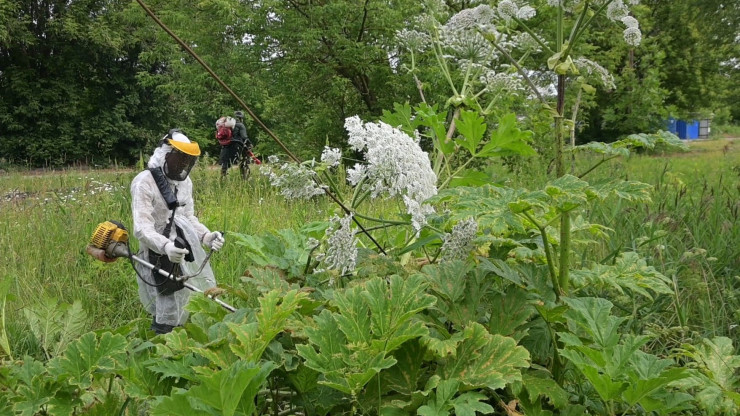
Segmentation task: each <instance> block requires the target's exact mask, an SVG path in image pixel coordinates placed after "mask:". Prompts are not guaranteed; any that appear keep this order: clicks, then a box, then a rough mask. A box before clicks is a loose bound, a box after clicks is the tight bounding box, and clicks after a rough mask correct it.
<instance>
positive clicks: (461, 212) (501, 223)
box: [431, 185, 529, 235]
mask: <svg viewBox="0 0 740 416" xmlns="http://www.w3.org/2000/svg"><path fill="white" fill-rule="evenodd" d="M524 194H525V191H524V190H521V189H510V188H502V187H496V186H493V185H484V186H477V187H457V188H449V189H445V190H442V191H440V193H439V194H438V195H437V196H435V197H432V198H431V201H434V202H439V203H446V204H448V206H449V207H450V210H451V217H450V221H462V220H465V219H468V218H471V217H472V218H475V220H476V221H477V222H478V229H480V230H490V232H491V233H492V234H494V235H510V234H512V233H525V232H527V230H528V228H529V226H528V225H525V224H524V220H523V219H522V218H521V217H520V216H518V215H516V214H515V213H514V212H512V210H511V209H510V208H509V204H510V203H512V202H515V201H517V200H518V199H519V198H520V197H521V196H522V195H524Z"/></svg>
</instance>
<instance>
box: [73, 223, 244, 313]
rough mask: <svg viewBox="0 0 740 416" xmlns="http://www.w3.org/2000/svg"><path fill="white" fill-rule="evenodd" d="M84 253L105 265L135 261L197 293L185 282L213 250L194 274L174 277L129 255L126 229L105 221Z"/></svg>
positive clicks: (177, 244)
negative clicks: (123, 258)
mask: <svg viewBox="0 0 740 416" xmlns="http://www.w3.org/2000/svg"><path fill="white" fill-rule="evenodd" d="M182 243H183V242H182V241H181V239H180V238H178V240H176V241H175V245H176V246H178V247H184V245H183V244H182ZM86 251H87V254H89V255H91V256H92V257H93V258H95V259H97V260H100V261H102V262H105V263H111V262H114V261H116V260H118V258H119V257H126V258H128V259H129V260H130V261H131V264H132V265H133V262H134V261H136V262H138V263H140V264H141V265H143V266H144V267H146V268H148V269H150V270H152V271H153V272H154V273H159V274H160V275H162V276H164V277H166V278H168V279H171V280H173V281H175V282H178V283H180V284H181V285H183V286H184V287H186V288H187V289H190V290H191V291H193V292H198V293H204V292H203V291H202V290H200V289H198V288H197V287H195V286H193V285H191V284H189V283H188V282H187V280H188V279H190V278H191V277H195V276H197V275H198V274H200V272H201V271H202V270H203V268H204V267H205V266H206V264H207V263H208V261H209V260H210V258H211V254H212V253H213V250H210V251H209V252H208V255H207V256H206V258H205V260H203V264H201V265H200V268H199V269H198V271H197V272H195V273H194V274H191V275H185V276H178V275H176V274H177V273H173V272H174V270H170V271H166V270H162V269H160V268H159V267H157V266H155V265H153V264H151V263H149V262H148V261H146V260H144V259H142V258H140V257H138V256H135V255H133V254H131V250H130V249H129V245H128V230H126V227H124V226H123V224H121V223H120V222H118V221H105V222H103V223H100V224H98V226H97V227H96V228H95V231H94V232H93V235H92V237H91V238H90V244H88V245H87V249H86ZM134 270H135V268H134ZM137 274H138V272H137ZM139 278H140V279H143V277H141V276H139ZM144 282H145V283H148V282H147V281H146V280H144ZM149 284H151V283H149ZM205 295H206V296H207V297H208V298H210V299H212V300H213V301H215V302H216V303H218V304H219V305H221V306H223V307H224V308H225V309H226V310H228V311H230V312H234V311H235V310H236V308H234V307H233V306H231V305H229V304H228V303H226V302H224V301H222V300H221V299H218V298H216V297H215V296H213V295H210V294H208V293H205Z"/></svg>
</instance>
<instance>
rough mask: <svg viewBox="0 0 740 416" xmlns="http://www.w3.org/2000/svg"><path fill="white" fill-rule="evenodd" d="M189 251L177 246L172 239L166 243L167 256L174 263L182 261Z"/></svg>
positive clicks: (165, 252)
mask: <svg viewBox="0 0 740 416" xmlns="http://www.w3.org/2000/svg"><path fill="white" fill-rule="evenodd" d="M188 253H189V251H188V250H187V249H185V248H179V247H175V243H173V242H172V241H169V242H168V243H167V244H165V245H164V254H166V255H167V258H168V259H170V261H171V262H173V263H182V260H183V259H184V258H185V255H186V254H188Z"/></svg>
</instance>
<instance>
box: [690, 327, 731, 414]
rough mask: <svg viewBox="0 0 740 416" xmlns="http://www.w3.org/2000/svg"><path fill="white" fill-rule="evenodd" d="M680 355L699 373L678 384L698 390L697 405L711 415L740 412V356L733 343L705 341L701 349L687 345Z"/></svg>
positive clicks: (720, 338) (714, 339)
mask: <svg viewBox="0 0 740 416" xmlns="http://www.w3.org/2000/svg"><path fill="white" fill-rule="evenodd" d="M681 352H682V354H683V355H684V356H685V357H687V358H689V359H691V360H692V362H691V364H690V365H691V366H693V367H695V368H696V370H697V371H696V372H694V373H693V374H692V375H691V377H689V378H687V379H685V380H681V381H679V382H677V383H675V384H676V385H678V386H680V387H683V388H695V389H697V390H698V393H697V394H696V399H697V402H698V404H699V406H700V407H701V408H702V409H704V410H705V411H706V412H707V413H708V414H710V415H717V414H738V413H740V394H738V391H740V376H739V375H738V369H740V355H735V348H734V346H733V345H732V340H731V339H729V338H727V337H715V338H712V339H706V338H705V339H703V340H702V342H701V344H700V345H698V346H695V345H684V346H683V348H682V351H681Z"/></svg>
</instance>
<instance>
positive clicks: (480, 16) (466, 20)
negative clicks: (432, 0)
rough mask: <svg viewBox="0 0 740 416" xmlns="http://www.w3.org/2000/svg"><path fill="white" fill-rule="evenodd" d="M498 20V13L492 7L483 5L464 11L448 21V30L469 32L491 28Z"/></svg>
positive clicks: (446, 26)
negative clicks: (496, 19) (469, 30)
mask: <svg viewBox="0 0 740 416" xmlns="http://www.w3.org/2000/svg"><path fill="white" fill-rule="evenodd" d="M495 18H496V12H495V11H494V10H493V9H492V8H491V6H489V5H486V4H482V5H480V6H477V7H473V8H472V9H464V10H462V11H460V12H459V13H457V14H455V15H454V16H452V17H451V18H450V20H448V21H447V23H446V24H445V28H446V29H448V30H452V31H455V30H468V29H478V28H485V27H488V26H491V25H492V24H493V23H494V19H495Z"/></svg>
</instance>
